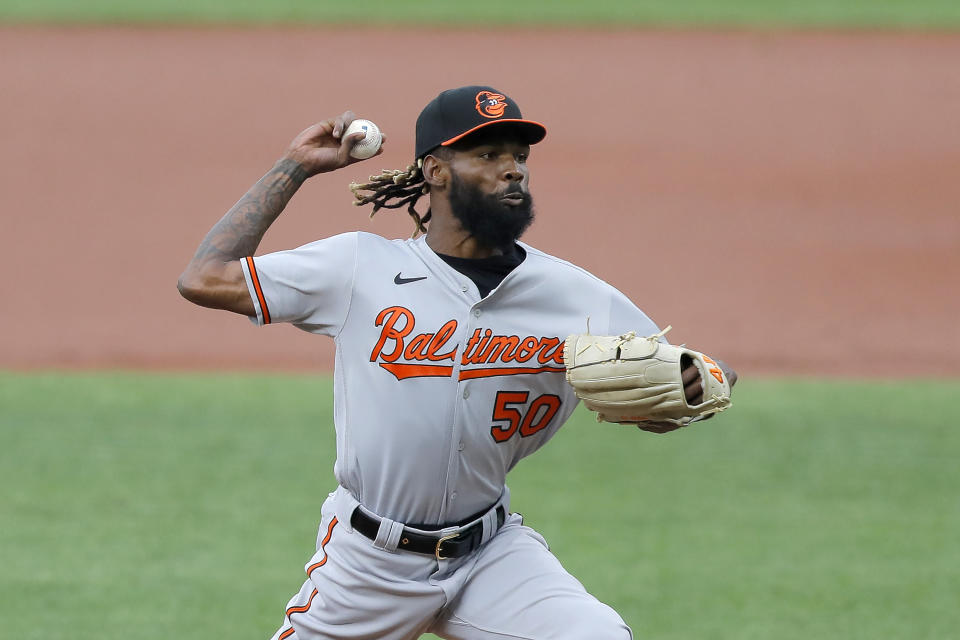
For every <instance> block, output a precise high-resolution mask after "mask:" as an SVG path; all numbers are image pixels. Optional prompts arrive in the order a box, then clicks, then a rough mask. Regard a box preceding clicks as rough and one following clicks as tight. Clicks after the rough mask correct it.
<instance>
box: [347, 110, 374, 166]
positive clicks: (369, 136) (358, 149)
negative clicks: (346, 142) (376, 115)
mask: <svg viewBox="0 0 960 640" xmlns="http://www.w3.org/2000/svg"><path fill="white" fill-rule="evenodd" d="M360 131H363V132H365V133H366V137H364V138H363V139H362V140H360V141H359V142H357V144H355V145H353V149H351V150H350V155H351V156H352V157H354V158H356V159H357V160H366V159H367V158H369V157H371V156H372V155H373V154H375V153H376V152H377V149H379V148H380V143H381V142H382V140H383V138H382V137H381V136H380V127H378V126H377V125H375V124H373V123H372V122H370V121H369V120H360V119H357V120H354V121H353V122H351V123H350V126H349V127H347V130H346V131H344V132H343V135H344V136H349V135H350V134H352V133H358V132H360Z"/></svg>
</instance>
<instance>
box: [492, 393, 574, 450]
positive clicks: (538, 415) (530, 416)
mask: <svg viewBox="0 0 960 640" xmlns="http://www.w3.org/2000/svg"><path fill="white" fill-rule="evenodd" d="M529 397H530V394H529V393H528V392H526V391H499V392H497V398H496V401H495V402H494V403H493V420H494V421H495V422H506V424H505V425H500V424H495V425H493V426H492V427H491V428H490V435H492V436H493V439H494V440H496V441H497V442H506V441H507V440H509V439H510V438H511V437H512V436H513V434H515V433H516V432H517V431H520V437H521V438H526V437H527V436H532V435H533V434H535V433H536V432H537V431H540V430H541V429H543V428H544V427H546V426H547V425H548V424H549V423H550V420H552V419H553V416H555V415H556V414H557V410H558V409H559V408H560V396H555V395H552V394H549V393H545V394H543V395H542V396H539V397H537V398H535V399H534V400H533V401H532V402H531V403H530V404H529V406H528V405H527V398H529ZM510 405H520V406H510Z"/></svg>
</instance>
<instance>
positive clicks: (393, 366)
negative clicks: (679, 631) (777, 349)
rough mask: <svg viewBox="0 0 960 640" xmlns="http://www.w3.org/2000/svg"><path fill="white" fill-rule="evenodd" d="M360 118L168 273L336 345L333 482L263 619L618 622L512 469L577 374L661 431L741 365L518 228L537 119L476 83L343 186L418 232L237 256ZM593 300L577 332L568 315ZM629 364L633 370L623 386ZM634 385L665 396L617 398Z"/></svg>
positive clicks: (345, 147) (705, 401) (599, 628)
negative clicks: (311, 535)
mask: <svg viewBox="0 0 960 640" xmlns="http://www.w3.org/2000/svg"><path fill="white" fill-rule="evenodd" d="M354 120H355V118H354V115H353V114H352V113H351V112H349V111H348V112H346V113H344V114H342V115H340V116H337V117H336V118H331V119H329V120H325V121H323V122H321V123H318V124H316V125H313V126H311V127H309V128H307V129H306V130H305V131H303V132H302V133H301V134H300V135H299V136H297V137H296V138H295V139H294V141H293V142H292V143H291V145H290V147H289V149H288V150H287V152H286V154H285V155H284V156H283V157H282V158H281V159H280V160H279V161H278V162H277V163H276V165H274V167H273V168H272V169H271V170H270V171H269V172H268V173H267V174H266V175H265V176H264V177H263V178H262V179H261V180H260V181H259V182H257V184H255V185H254V186H253V187H252V188H251V189H250V190H249V191H248V192H247V193H246V195H244V196H243V198H242V199H241V200H240V201H239V202H238V203H237V204H236V205H235V206H234V207H233V208H232V209H231V210H230V211H229V212H228V213H227V214H226V216H224V218H223V219H222V220H221V221H220V222H219V223H217V224H216V225H215V226H214V227H213V229H212V230H211V231H210V232H209V233H208V234H207V236H206V238H205V239H204V240H203V242H202V243H201V245H200V248H199V249H198V250H197V253H196V255H195V256H194V258H193V260H191V262H190V263H189V265H188V266H187V268H186V270H185V271H184V272H183V275H182V276H181V278H180V282H179V288H180V291H181V293H182V294H183V296H184V297H186V298H187V299H188V300H190V301H192V302H194V303H196V304H199V305H203V306H206V307H213V308H218V309H226V310H228V311H233V312H236V313H240V314H243V315H246V316H249V317H250V318H251V319H252V320H253V321H255V322H256V323H257V324H261V325H263V324H274V323H281V322H288V323H292V324H294V325H295V326H296V327H298V328H300V329H303V330H304V331H307V332H310V333H314V334H319V335H325V336H330V337H332V338H333V339H334V341H335V343H336V371H335V378H334V396H335V403H334V424H335V428H336V434H337V462H336V465H335V468H334V474H335V476H336V480H337V483H338V486H337V487H336V489H335V490H334V491H333V492H332V493H330V495H329V496H328V498H327V499H326V501H325V502H324V503H323V507H322V509H321V514H320V515H321V521H320V528H319V535H318V537H317V546H316V553H315V554H314V556H313V557H312V558H310V559H309V561H308V562H307V563H306V565H305V568H306V580H305V582H304V584H303V588H302V589H301V590H300V592H299V593H298V594H296V595H294V597H293V598H292V599H291V600H290V602H289V604H288V606H287V609H286V612H285V616H284V618H283V623H282V625H281V626H280V628H279V629H278V630H277V633H276V634H275V635H274V638H275V639H280V640H286V639H299V640H318V639H321V638H325V639H332V638H351V639H360V638H364V639H371V640H373V639H379V640H382V639H395V640H401V639H411V640H415V639H416V638H418V637H419V636H420V635H421V634H423V633H427V632H431V633H435V634H437V635H439V636H441V637H444V638H464V639H467V638H470V639H474V638H476V639H491V640H492V639H517V638H530V639H540V640H559V639H564V638H569V639H574V638H577V639H585V640H586V639H589V640H595V639H598V638H604V639H610V638H630V637H631V632H630V629H629V628H628V627H627V625H626V624H625V623H624V622H623V620H622V619H621V618H620V616H619V615H617V613H616V612H614V611H613V610H612V609H611V608H610V607H608V606H606V605H604V604H602V603H601V602H599V601H598V600H596V599H595V598H594V597H593V596H591V595H590V594H588V593H587V592H586V591H585V590H584V588H583V586H582V585H581V584H580V583H579V582H578V581H577V580H576V579H575V578H574V577H573V576H571V575H570V574H569V573H567V572H566V571H565V570H564V568H563V567H562V566H561V565H560V563H559V562H558V560H557V559H556V558H555V557H554V556H553V555H552V554H551V553H550V551H549V549H548V547H547V543H546V541H545V540H544V539H543V538H542V537H541V536H540V535H539V534H538V533H537V532H536V531H534V530H533V529H531V528H529V527H527V526H525V525H524V524H523V521H522V518H521V517H520V516H519V515H518V514H515V513H511V511H510V493H509V490H508V489H507V487H506V485H505V478H506V475H507V472H508V471H510V469H512V468H513V467H514V465H516V464H517V463H518V462H519V461H520V460H521V459H522V458H524V457H526V456H528V455H530V454H531V453H533V452H535V451H536V450H537V449H539V448H540V447H542V446H543V445H544V444H545V443H546V442H547V441H548V440H549V439H550V438H551V437H553V435H554V434H555V433H556V432H557V430H558V429H559V428H560V426H561V425H563V423H564V422H565V421H566V420H567V418H568V417H569V416H570V414H571V413H572V412H573V409H574V407H575V406H576V404H577V402H578V401H579V398H578V394H579V395H582V396H583V397H584V398H585V399H586V401H587V402H588V406H589V407H591V408H595V410H597V411H598V414H599V415H601V416H602V417H603V418H604V419H606V420H609V421H613V422H621V423H629V424H637V425H638V426H640V428H641V429H644V430H646V431H653V432H657V433H663V432H666V431H672V430H673V429H677V428H680V427H682V426H686V425H687V424H690V423H691V422H694V421H696V420H699V419H702V418H703V417H708V416H710V415H712V414H713V413H716V412H717V411H720V410H722V409H724V408H726V406H727V405H729V387H730V384H732V382H734V381H735V380H736V374H734V373H733V371H731V370H730V369H729V368H728V367H726V365H724V364H723V363H722V362H719V361H714V360H710V359H709V357H707V356H702V354H698V353H697V352H690V351H689V350H675V351H668V347H669V345H666V344H665V341H664V340H663V339H662V338H661V337H660V335H659V334H661V333H662V332H660V329H659V328H658V327H657V326H656V325H655V324H654V323H653V322H652V321H651V320H650V319H649V318H648V317H647V316H646V315H645V314H644V313H643V312H642V311H640V309H638V308H637V307H636V305H634V304H633V303H632V302H631V301H630V300H629V299H627V298H626V297H625V296H624V295H623V294H622V293H620V292H619V291H617V290H616V289H615V288H613V287H612V286H610V285H609V284H607V283H605V282H604V281H602V280H600V279H598V278H596V277H594V276H592V275H590V274H589V273H587V272H586V271H584V270H582V269H580V268H578V267H575V266H573V265H571V264H570V263H568V262H564V261H563V260H560V259H558V258H555V257H553V256H550V255H547V254H545V253H543V252H541V251H538V250H537V249H534V248H533V247H531V246H529V245H527V244H524V243H521V242H518V239H519V238H520V236H521V235H522V234H523V232H524V230H525V229H526V228H527V227H528V226H529V224H530V223H531V221H532V220H533V202H532V199H531V195H530V188H529V185H530V170H529V167H528V164H527V159H528V157H529V155H530V147H531V145H535V144H537V143H539V142H540V141H541V140H543V139H544V136H545V135H546V129H545V128H544V127H543V125H541V124H539V123H537V122H534V121H532V120H527V119H525V118H524V117H523V116H522V115H521V112H520V109H519V107H518V106H517V104H516V103H515V102H514V101H513V100H512V99H511V98H510V97H508V96H507V95H506V94H504V93H503V92H501V91H498V90H496V89H494V88H492V87H484V86H469V87H460V88H458V89H452V90H449V91H444V92H443V93H441V94H440V95H439V96H437V97H436V98H435V99H434V100H432V101H431V102H430V103H429V104H427V106H426V107H425V108H424V109H423V111H422V112H421V114H420V117H419V118H418V119H417V124H416V149H415V152H414V158H413V162H412V163H411V164H410V166H409V167H407V168H406V169H403V170H397V171H385V172H382V173H381V174H379V175H376V176H373V177H371V179H370V180H369V181H368V182H366V183H363V184H354V185H352V187H353V190H354V193H355V194H356V203H357V204H359V205H361V206H367V205H369V206H372V208H373V211H378V210H380V209H383V208H387V209H396V208H403V209H404V210H405V211H406V212H407V213H408V214H409V215H410V216H411V218H412V219H413V223H414V229H415V235H418V234H423V235H419V237H415V238H414V239H409V240H387V239H384V238H382V237H380V236H377V235H373V234H370V233H362V232H356V233H346V234H342V235H337V236H333V237H329V238H326V239H322V240H318V241H316V242H312V243H310V244H306V245H304V246H302V247H300V248H298V249H293V250H290V251H281V252H278V253H271V254H266V255H261V256H256V257H253V255H254V253H255V251H256V249H257V246H258V245H259V243H260V240H261V238H262V237H263V234H264V233H265V232H266V230H267V228H268V227H269V226H270V225H271V224H272V223H273V222H274V220H276V219H277V217H278V216H279V215H280V213H281V212H282V211H283V209H284V207H285V206H286V204H287V202H288V201H289V200H290V198H291V197H292V196H293V194H294V193H295V192H296V191H297V189H298V188H299V187H300V185H301V184H303V182H304V181H305V180H306V179H308V178H310V177H311V176H314V175H316V174H319V173H326V172H331V171H335V170H337V169H341V168H343V167H345V166H348V165H350V164H353V163H355V162H358V160H357V159H356V158H353V157H351V154H350V152H351V150H352V149H353V147H354V146H355V145H356V144H357V142H358V141H359V140H361V139H362V138H363V137H364V132H362V131H361V132H358V133H353V134H349V135H347V134H345V132H346V131H347V130H348V127H349V126H350V124H351V123H352V122H353V121H354ZM361 155H362V154H361ZM331 206H334V205H333V204H331ZM546 215H548V216H549V214H546ZM588 318H589V323H590V330H591V334H590V335H589V336H587V335H577V334H583V332H584V331H585V329H586V327H587V319H588ZM594 334H595V335H594ZM568 337H569V338H570V339H568ZM659 345H663V348H661V347H660V346H659ZM565 351H566V352H567V356H566V358H565V355H564V354H565ZM701 356H702V357H701ZM704 358H705V359H704ZM623 367H627V368H628V369H627V370H628V371H629V376H631V379H634V380H636V381H637V383H636V388H634V385H633V384H631V385H630V387H629V388H628V389H626V390H625V389H624V388H623V386H624V385H623V381H622V380H623V377H624V376H623V375H621V372H622V371H624V370H625V369H623ZM568 368H569V369H570V371H569V372H568ZM568 375H569V376H570V382H569V383H568V381H567V376H568ZM707 376H711V380H710V381H709V385H708V386H707V389H708V394H707V395H709V397H704V393H703V389H704V386H703V382H704V380H705V379H706V377H707ZM661 378H664V380H660V379H661ZM611 380H616V381H617V382H616V387H617V388H613V385H614V383H612V382H611ZM724 385H726V386H724ZM646 387H651V388H653V387H656V388H659V389H661V392H662V389H663V388H666V387H670V388H671V389H672V391H671V393H672V395H669V394H668V395H669V397H667V396H665V399H664V400H663V401H661V400H659V399H658V400H656V401H654V402H649V401H647V402H639V401H638V402H636V403H635V404H632V403H634V402H635V400H634V398H641V397H644V396H647V393H648V392H647V390H646ZM666 405H669V411H667V412H663V413H658V411H659V409H658V408H659V407H661V406H666ZM708 424H710V423H708ZM597 437H603V434H602V433H601V432H598V433H597ZM625 508H629V507H625ZM621 534H622V535H629V532H621ZM597 542H598V543H599V542H600V540H598V541H597Z"/></svg>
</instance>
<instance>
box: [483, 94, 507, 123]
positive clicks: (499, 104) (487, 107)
mask: <svg viewBox="0 0 960 640" xmlns="http://www.w3.org/2000/svg"><path fill="white" fill-rule="evenodd" d="M506 108H507V96H505V95H502V94H499V93H494V92H492V91H481V92H480V93H478V94H477V111H478V112H479V113H480V115H482V116H483V117H484V118H499V117H500V116H502V115H503V112H504V111H505V110H506Z"/></svg>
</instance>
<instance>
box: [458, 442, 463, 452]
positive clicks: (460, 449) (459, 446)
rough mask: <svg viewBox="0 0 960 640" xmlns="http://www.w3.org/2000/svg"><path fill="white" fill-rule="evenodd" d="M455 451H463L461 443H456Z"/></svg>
mask: <svg viewBox="0 0 960 640" xmlns="http://www.w3.org/2000/svg"><path fill="white" fill-rule="evenodd" d="M457 451H463V443H462V442H461V443H460V444H458V445H457Z"/></svg>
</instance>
